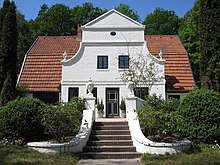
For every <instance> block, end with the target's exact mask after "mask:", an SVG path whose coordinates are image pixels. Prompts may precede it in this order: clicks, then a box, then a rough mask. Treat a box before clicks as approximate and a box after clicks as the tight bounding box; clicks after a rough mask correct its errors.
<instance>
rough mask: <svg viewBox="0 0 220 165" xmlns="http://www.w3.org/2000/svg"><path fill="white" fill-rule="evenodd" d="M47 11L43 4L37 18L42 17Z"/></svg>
mask: <svg viewBox="0 0 220 165" xmlns="http://www.w3.org/2000/svg"><path fill="white" fill-rule="evenodd" d="M48 9H49V8H48V6H47V5H46V4H45V3H44V4H43V5H42V6H41V7H40V11H39V12H38V17H40V16H41V15H43V14H44V13H46V12H47V10H48Z"/></svg>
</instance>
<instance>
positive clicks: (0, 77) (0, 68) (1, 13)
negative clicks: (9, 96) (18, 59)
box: [0, 0, 10, 92]
mask: <svg viewBox="0 0 220 165" xmlns="http://www.w3.org/2000/svg"><path fill="white" fill-rule="evenodd" d="M9 6H10V1H9V0H5V1H4V2H3V7H2V8H1V10H0V92H1V90H2V86H3V83H4V80H5V67H4V63H5V57H4V54H3V52H2V50H1V47H2V44H1V42H2V39H3V38H2V35H3V32H2V29H3V21H4V18H5V15H6V14H7V12H8V7H9Z"/></svg>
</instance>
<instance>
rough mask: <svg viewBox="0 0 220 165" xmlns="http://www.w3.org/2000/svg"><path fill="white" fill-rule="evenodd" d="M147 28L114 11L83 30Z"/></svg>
mask: <svg viewBox="0 0 220 165" xmlns="http://www.w3.org/2000/svg"><path fill="white" fill-rule="evenodd" d="M116 20H117V21H116ZM144 27H145V26H144V25H142V24H140V23H139V22H137V21H135V20H133V19H131V18H129V17H127V16H125V15H124V14H122V13H120V12H118V11H116V10H115V9H112V10H110V11H108V12H107V13H105V14H103V15H101V16H100V17H98V18H96V19H95V20H93V21H91V22H89V23H87V24H85V25H84V26H83V28H141V29H143V28H144Z"/></svg>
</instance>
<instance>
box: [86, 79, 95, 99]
mask: <svg viewBox="0 0 220 165" xmlns="http://www.w3.org/2000/svg"><path fill="white" fill-rule="evenodd" d="M86 89H87V90H88V94H87V95H88V96H91V97H93V94H92V90H93V89H94V84H93V82H92V79H91V77H90V78H89V80H88V83H87V84H86Z"/></svg>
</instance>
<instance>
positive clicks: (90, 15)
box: [71, 2, 107, 27]
mask: <svg viewBox="0 0 220 165" xmlns="http://www.w3.org/2000/svg"><path fill="white" fill-rule="evenodd" d="M106 11H107V10H106V9H104V10H102V9H100V8H98V7H94V6H93V4H92V3H90V2H86V3H84V4H82V6H79V5H77V6H75V7H74V8H73V9H71V15H72V19H73V22H74V25H75V27H76V26H77V24H86V23H88V22H89V21H92V20H93V19H95V18H97V17H98V16H100V15H102V14H104V13H105V12H106Z"/></svg>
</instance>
